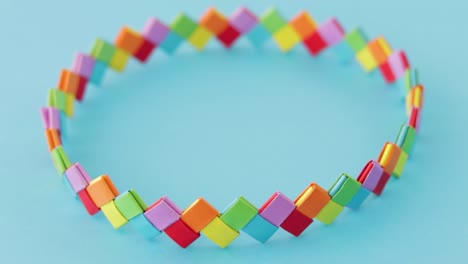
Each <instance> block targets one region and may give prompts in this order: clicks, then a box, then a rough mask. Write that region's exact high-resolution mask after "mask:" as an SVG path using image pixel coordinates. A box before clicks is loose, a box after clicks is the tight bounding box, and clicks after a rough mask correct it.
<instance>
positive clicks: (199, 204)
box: [180, 197, 218, 232]
mask: <svg viewBox="0 0 468 264" xmlns="http://www.w3.org/2000/svg"><path fill="white" fill-rule="evenodd" d="M217 216H218V210H216V209H215V208H214V207H213V206H211V205H210V204H209V203H208V202H207V201H205V200H204V199H203V198H201V197H200V198H198V199H197V200H196V201H195V202H193V203H192V204H191V205H190V206H189V207H188V208H187V209H185V210H184V211H183V212H182V215H181V216H180V219H181V220H182V221H183V222H184V223H185V224H187V226H188V227H190V228H191V229H192V230H193V231H195V232H200V230H202V229H203V228H204V227H205V226H206V225H208V224H209V223H210V222H211V221H212V220H213V219H214V218H215V217H217Z"/></svg>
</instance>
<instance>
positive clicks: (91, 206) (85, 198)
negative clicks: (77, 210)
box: [78, 189, 100, 215]
mask: <svg viewBox="0 0 468 264" xmlns="http://www.w3.org/2000/svg"><path fill="white" fill-rule="evenodd" d="M78 197H79V198H80V200H81V202H82V203H83V206H84V207H85V208H86V211H88V213H89V214H90V215H94V214H96V213H97V212H99V210H100V209H99V207H97V206H96V204H95V203H94V202H93V200H91V197H90V196H89V194H88V192H87V191H86V189H85V190H82V191H81V192H79V193H78Z"/></svg>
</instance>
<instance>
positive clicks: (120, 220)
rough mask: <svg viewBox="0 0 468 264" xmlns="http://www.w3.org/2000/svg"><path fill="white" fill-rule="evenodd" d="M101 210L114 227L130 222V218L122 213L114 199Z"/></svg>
mask: <svg viewBox="0 0 468 264" xmlns="http://www.w3.org/2000/svg"><path fill="white" fill-rule="evenodd" d="M101 211H102V212H103V213H104V215H105V216H106V218H107V220H108V221H109V223H111V225H112V227H114V229H117V228H120V227H121V226H123V225H125V224H126V223H128V220H127V219H126V218H125V217H124V216H123V215H122V214H121V213H120V211H119V209H117V207H116V206H115V203H114V201H110V202H108V203H106V204H105V205H103V206H101Z"/></svg>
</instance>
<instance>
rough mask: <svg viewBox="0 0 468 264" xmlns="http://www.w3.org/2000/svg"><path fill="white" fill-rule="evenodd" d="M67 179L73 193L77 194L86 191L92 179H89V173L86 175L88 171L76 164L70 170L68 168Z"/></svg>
mask: <svg viewBox="0 0 468 264" xmlns="http://www.w3.org/2000/svg"><path fill="white" fill-rule="evenodd" d="M65 177H66V178H67V180H68V182H69V183H70V186H71V187H72V189H73V191H75V192H76V193H79V192H81V191H82V190H84V189H85V188H86V187H87V186H88V185H89V182H90V181H91V177H89V175H88V173H86V171H85V170H84V169H83V167H81V165H80V164H79V163H75V164H73V165H72V166H71V167H70V168H68V169H67V170H66V171H65Z"/></svg>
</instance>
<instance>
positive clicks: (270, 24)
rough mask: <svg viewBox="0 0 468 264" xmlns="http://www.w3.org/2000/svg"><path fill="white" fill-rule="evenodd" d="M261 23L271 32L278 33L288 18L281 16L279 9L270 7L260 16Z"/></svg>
mask: <svg viewBox="0 0 468 264" xmlns="http://www.w3.org/2000/svg"><path fill="white" fill-rule="evenodd" d="M260 23H261V24H262V25H263V26H264V27H265V28H266V30H268V32H270V34H274V33H276V32H277V31H278V30H280V29H281V28H282V27H284V26H285V25H286V20H285V19H284V18H283V17H282V16H281V14H280V13H279V12H278V10H277V9H276V8H274V7H272V8H269V9H268V10H266V11H265V13H263V14H262V15H261V16H260Z"/></svg>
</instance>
